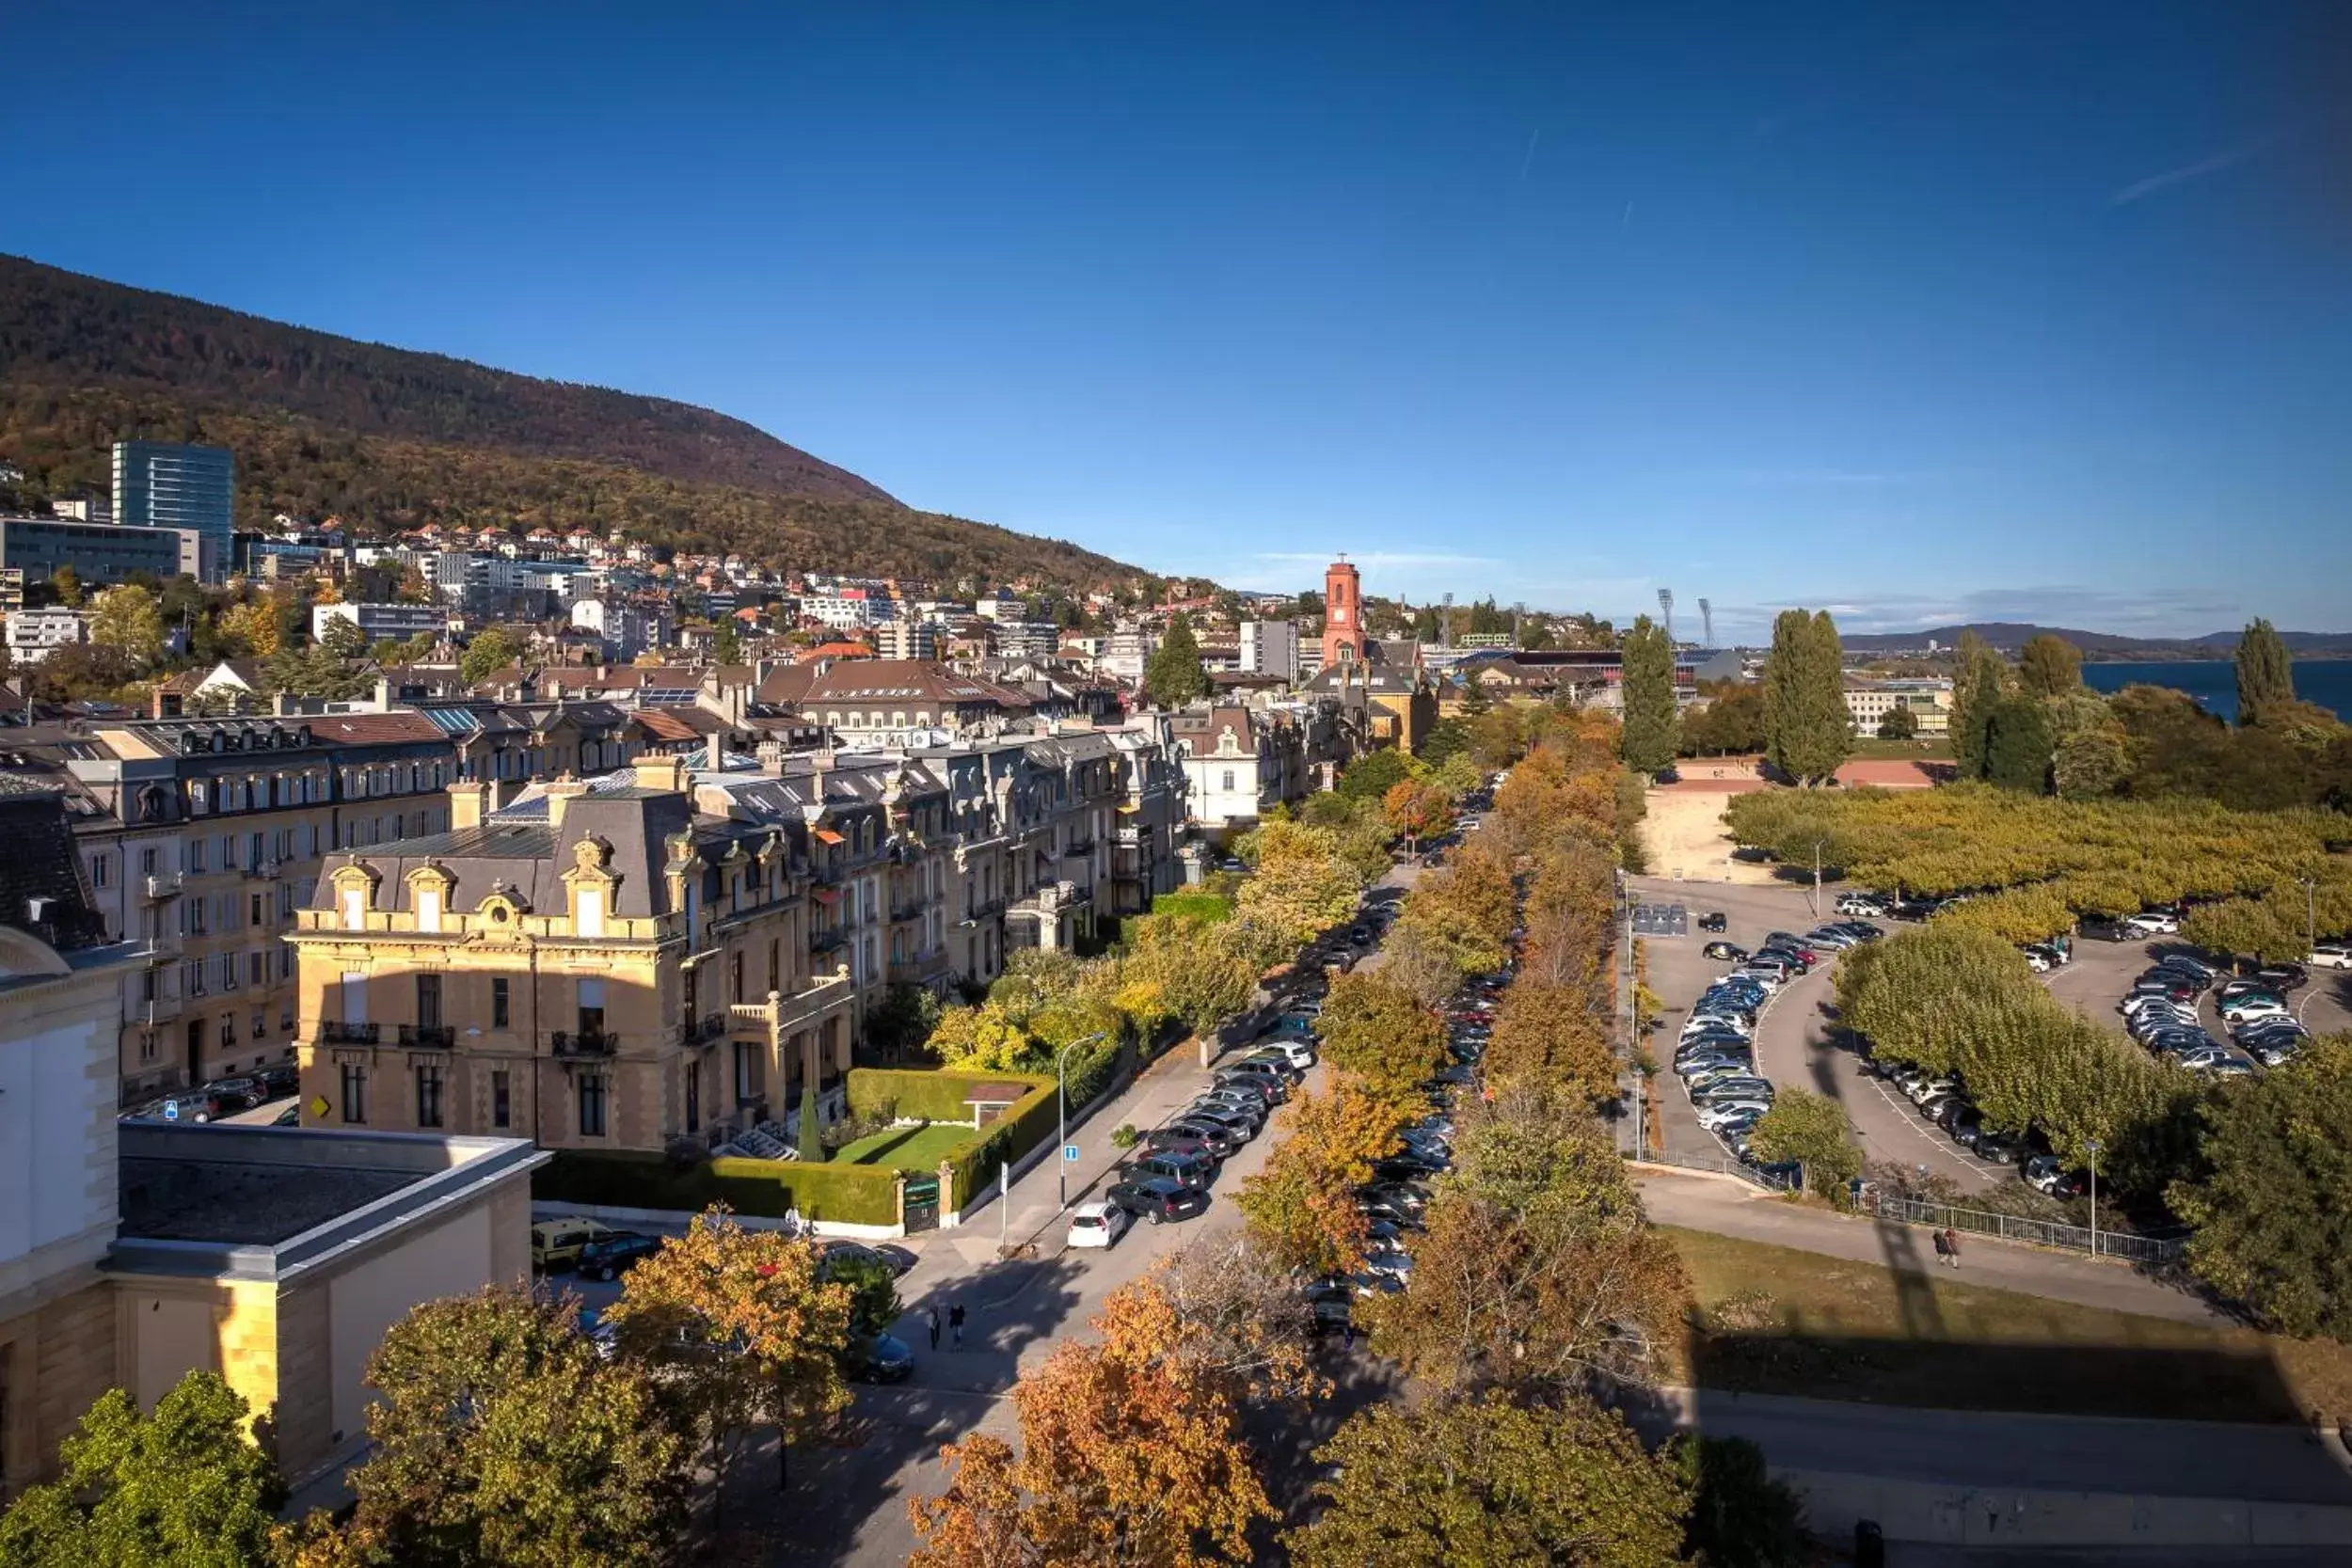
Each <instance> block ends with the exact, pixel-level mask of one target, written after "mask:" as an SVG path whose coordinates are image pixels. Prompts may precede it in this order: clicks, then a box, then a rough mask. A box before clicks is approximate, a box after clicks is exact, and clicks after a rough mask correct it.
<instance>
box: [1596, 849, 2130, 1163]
mask: <svg viewBox="0 0 2352 1568" xmlns="http://www.w3.org/2000/svg"><path fill="white" fill-rule="evenodd" d="M1628 885H1629V889H1630V890H1631V893H1632V896H1633V897H1635V898H1636V899H1638V900H1640V901H1642V902H1644V903H1648V904H1673V903H1679V904H1681V905H1683V906H1684V907H1685V909H1686V910H1687V911H1688V916H1689V919H1688V927H1687V928H1688V930H1689V932H1690V934H1689V935H1688V936H1682V937H1659V936H1646V937H1645V938H1644V939H1643V940H1644V942H1645V951H1646V952H1647V954H1648V957H1649V986H1650V989H1651V990H1654V991H1656V992H1657V993H1658V995H1659V997H1660V999H1661V1002H1663V1004H1664V1005H1665V1011H1664V1012H1663V1014H1662V1015H1661V1021H1660V1022H1659V1024H1658V1027H1657V1029H1656V1031H1655V1032H1654V1033H1653V1035H1652V1037H1651V1039H1650V1042H1649V1050H1650V1053H1651V1055H1653V1056H1654V1057H1656V1058H1657V1059H1658V1061H1659V1065H1660V1069H1661V1070H1660V1072H1659V1074H1658V1096H1657V1099H1658V1110H1659V1124H1660V1125H1659V1131H1660V1134H1661V1139H1662V1141H1663V1147H1664V1148H1665V1150H1666V1152H1667V1153H1669V1154H1671V1155H1675V1156H1677V1157H1680V1158H1685V1159H1697V1160H1716V1159H1721V1158H1724V1146H1723V1145H1722V1144H1721V1143H1720V1142H1718V1141H1717V1140H1716V1138H1715V1136H1714V1135H1713V1134H1712V1133H1710V1132H1708V1131H1707V1130H1706V1129H1704V1128H1702V1127H1701V1126H1700V1125H1699V1123H1698V1117H1697V1115H1696V1114H1695V1113H1694V1112H1693V1111H1692V1108H1691V1103H1690V1101H1688V1100H1686V1099H1685V1098H1684V1097H1683V1094H1682V1092H1681V1085H1680V1084H1679V1083H1678V1082H1677V1081H1675V1079H1674V1074H1673V1073H1672V1071H1671V1070H1668V1067H1669V1064H1670V1063H1671V1060H1672V1058H1673V1055H1674V1047H1675V1040H1676V1037H1677V1036H1678V1035H1680V1033H1681V1032H1682V1024H1683V1021H1684V1019H1685V1018H1686V1017H1687V1016H1688V1015H1689V1010H1690V1006H1691V1003H1692V1000H1694V999H1695V998H1696V997H1697V996H1698V994H1699V993H1700V992H1701V991H1702V990H1706V988H1707V986H1708V984H1709V983H1710V982H1711V981H1713V980H1714V979H1715V978H1716V977H1717V976H1719V975H1721V974H1724V972H1725V971H1726V970H1728V969H1730V968H1732V967H1733V966H1732V965H1730V964H1728V963H1724V962H1723V961H1721V960H1718V959H1715V958H1707V957H1705V955H1704V953H1703V952H1702V949H1703V948H1705V946H1706V945H1707V943H1708V942H1716V941H1724V942H1733V943H1735V944H1737V945H1738V946H1740V947H1743V948H1750V949H1752V948H1754V947H1755V946H1756V944H1757V943H1758V942H1762V941H1763V940H1764V938H1765V937H1766V935H1767V934H1769V933H1771V932H1772V931H1793V932H1796V933H1798V934H1800V935H1802V934H1803V933H1804V932H1805V931H1806V930H1808V929H1810V928H1811V927H1814V926H1816V925H1819V924H1820V921H1821V920H1835V919H1836V918H1838V916H1837V914H1836V898H1837V895H1838V894H1839V893H1840V892H1841V891H1842V890H1841V889H1839V888H1837V887H1836V886H1835V885H1832V886H1826V887H1824V888H1823V889H1822V890H1821V914H1820V919H1818V920H1817V919H1816V918H1815V916H1814V913H1813V890H1812V889H1811V888H1810V887H1809V886H1807V887H1795V886H1780V887H1751V886H1743V885H1737V884H1730V883H1723V882H1675V881H1667V880H1661V879H1656V878H1647V877H1636V878H1630V879H1628ZM1710 912H1720V913H1721V914H1723V915H1724V926H1725V929H1724V930H1723V931H1722V932H1710V931H1702V930H1700V929H1699V928H1698V923H1699V920H1700V918H1701V917H1702V916H1703V915H1706V914H1708V913H1710ZM1877 924H1879V925H1881V926H1883V927H1886V928H1887V929H1888V930H1889V931H1893V930H1897V929H1899V928H1900V927H1899V923H1898V922H1895V921H1891V920H1881V921H1879V922H1877ZM1831 968H1832V964H1831V962H1828V961H1825V962H1823V963H1822V964H1821V965H1820V967H1819V968H1817V969H1815V970H1814V971H1813V973H1812V974H1807V975H1804V976H1803V977H1801V978H1798V979H1794V980H1791V981H1790V982H1788V984H1787V985H1785V986H1783V987H1782V988H1781V989H1780V990H1779V992H1778V993H1777V994H1775V995H1774V996H1773V997H1772V999H1771V1001H1770V1002H1768V1003H1767V1004H1766V1005H1765V1006H1764V1009H1763V1011H1762V1013H1761V1014H1760V1015H1759V1016H1758V1018H1757V1020H1756V1070H1757V1071H1758V1072H1759V1073H1760V1074H1761V1075H1762V1076H1764V1077H1766V1078H1769V1079H1771V1080H1772V1084H1773V1086H1774V1087H1776V1088H1788V1087H1791V1086H1793V1087H1797V1088H1804V1089H1811V1090H1813V1091H1814V1092H1815V1093H1817V1094H1824V1095H1827V1096H1829V1097H1830V1098H1831V1099H1833V1100H1836V1101H1838V1103H1839V1104H1841V1105H1843V1106H1844V1107H1845V1110H1846V1116H1847V1117H1848V1119H1849V1120H1851V1122H1852V1123H1853V1128H1854V1133H1855V1137H1856V1141H1857V1142H1859V1143H1860V1145H1861V1146H1862V1149H1863V1155H1864V1158H1866V1159H1867V1160H1869V1161H1871V1162H1872V1163H1882V1162H1883V1163H1887V1164H1900V1165H1905V1166H1909V1167H1912V1168H1917V1167H1918V1166H1921V1165H1925V1166H1926V1167H1927V1168H1928V1170H1929V1173H1930V1174H1931V1175H1936V1176H1942V1177H1946V1178H1947V1179H1949V1180H1952V1181H1954V1182H1956V1183H1958V1184H1959V1185H1960V1186H1961V1187H1963V1189H1966V1188H1978V1187H1989V1186H1992V1185H1993V1184H1994V1183H1995V1182H1999V1181H2003V1180H2013V1179H2014V1177H2015V1174H2016V1173H2015V1170H2014V1168H2013V1167H2008V1166H2000V1165H1990V1164H1985V1163H1984V1162H1982V1161H1980V1160H1979V1159H1977V1158H1976V1157H1975V1156H1974V1155H1972V1154H1970V1153H1969V1152H1968V1151H1967V1150H1966V1149H1964V1148H1960V1147H1959V1146H1958V1145H1956V1144H1954V1143H1953V1142H1952V1141H1951V1139H1949V1138H1948V1137H1947V1136H1945V1134H1944V1133H1943V1132H1941V1131H1940V1130H1938V1129H1937V1128H1935V1127H1934V1126H1932V1125H1931V1124H1930V1123H1929V1122H1928V1121H1927V1120H1926V1119H1925V1118H1923V1117H1921V1116H1920V1115H1919V1113H1918V1111H1917V1110H1916V1108H1915V1107H1914V1106H1913V1105H1912V1104H1911V1102H1910V1101H1908V1100H1906V1099H1905V1098H1904V1097H1903V1095H1902V1092H1901V1091H1900V1090H1899V1089H1897V1088H1896V1087H1895V1086H1894V1085H1892V1084H1889V1083H1887V1082H1885V1081H1884V1080H1883V1079H1881V1078H1879V1077H1878V1076H1877V1075H1876V1074H1874V1073H1871V1072H1869V1071H1867V1069H1865V1067H1864V1064H1863V1062H1862V1060H1861V1058H1859V1057H1858V1056H1856V1055H1855V1054H1854V1053H1852V1052H1851V1051H1849V1050H1847V1049H1845V1048H1844V1047H1843V1046H1841V1045H1839V1044H1836V1043H1834V1042H1833V1040H1832V1037H1831V1022H1832V1021H1831V1019H1830V1017H1829V1016H1828V1012H1827V1009H1828V1008H1830V1007H1832V1006H1835V1002H1836V990H1835V988H1834V986H1833V984H1832V982H1831V980H1830V971H1831ZM2124 983H2125V984H2126V985H2128V984H2129V980H2128V977H2127V978H2126V980H2125V982H2124ZM2109 1005H2110V1006H2112V1001H2111V1000H2110V1004H2109ZM2110 1016H2112V1015H2111V1014H2110Z"/></svg>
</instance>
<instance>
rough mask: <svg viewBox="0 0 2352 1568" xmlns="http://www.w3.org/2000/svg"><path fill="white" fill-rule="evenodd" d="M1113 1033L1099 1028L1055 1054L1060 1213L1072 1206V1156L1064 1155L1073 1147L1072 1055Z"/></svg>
mask: <svg viewBox="0 0 2352 1568" xmlns="http://www.w3.org/2000/svg"><path fill="white" fill-rule="evenodd" d="M1109 1033H1110V1031H1109V1030H1107V1029H1098V1030H1096V1031H1095V1032H1094V1033H1093V1034H1091V1035H1089V1036H1087V1037H1085V1038H1083V1039H1074V1040H1072V1041H1071V1042H1070V1043H1069V1044H1068V1045H1065V1046H1063V1047H1062V1048H1061V1049H1060V1050H1059V1051H1057V1052H1056V1053H1054V1130H1055V1142H1056V1143H1057V1145H1058V1146H1059V1147H1058V1148H1056V1149H1055V1150H1054V1169H1055V1174H1056V1175H1057V1176H1058V1177H1060V1178H1061V1200H1060V1202H1059V1204H1058V1205H1057V1207H1056V1208H1055V1211H1054V1212H1056V1213H1060V1212H1063V1211H1064V1210H1066V1209H1068V1208H1069V1207H1070V1156H1069V1155H1068V1154H1067V1153H1066V1152H1064V1150H1066V1149H1068V1148H1070V1074H1069V1070H1068V1069H1069V1066H1070V1053H1072V1052H1073V1051H1075V1050H1077V1049H1078V1047H1080V1046H1082V1045H1092V1044H1093V1043H1094V1042H1095V1041H1096V1040H1099V1039H1101V1038H1103V1037H1104V1036H1105V1035H1107V1034H1109Z"/></svg>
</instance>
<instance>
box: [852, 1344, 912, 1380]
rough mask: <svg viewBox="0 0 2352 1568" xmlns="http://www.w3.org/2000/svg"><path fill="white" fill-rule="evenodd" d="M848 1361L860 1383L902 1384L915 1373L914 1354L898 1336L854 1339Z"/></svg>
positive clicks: (853, 1375) (853, 1374) (854, 1376)
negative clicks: (909, 1375)
mask: <svg viewBox="0 0 2352 1568" xmlns="http://www.w3.org/2000/svg"><path fill="white" fill-rule="evenodd" d="M845 1359H846V1360H847V1362H848V1364H849V1372H850V1376H851V1377H853V1378H855V1379H856V1380H857V1381H858V1382H860V1383H901V1382H904V1381H905V1380H906V1377H907V1375H908V1374H909V1373H911V1372H913V1371H914V1351H913V1350H911V1349H909V1348H908V1346H907V1342H906V1341H905V1340H903V1339H901V1338H898V1336H897V1335H895V1334H875V1335H870V1336H861V1337H859V1338H856V1339H853V1340H851V1341H850V1350H849V1354H848V1355H847V1356H846V1357H845Z"/></svg>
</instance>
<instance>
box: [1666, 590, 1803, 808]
mask: <svg viewBox="0 0 2352 1568" xmlns="http://www.w3.org/2000/svg"><path fill="white" fill-rule="evenodd" d="M1840 701H1841V702H1842V701H1843V699H1842V698H1840ZM1681 744H1682V734H1681V727H1680V724H1679V723H1678V721H1677V716H1676V710H1675V656H1674V645H1673V644H1672V643H1670V642H1669V641H1667V640H1666V630H1665V628H1664V627H1663V626H1658V625H1656V624H1654V623H1653V622H1652V621H1651V620H1650V618H1649V617H1648V616H1646V615H1641V616H1636V617H1635V618H1634V621H1633V626H1632V627H1631V629H1629V631H1627V633H1626V634H1625V736H1624V745H1625V765H1626V766H1627V767H1628V768H1632V769H1633V770H1634V771H1635V772H1637V773H1655V772H1657V771H1658V770H1659V769H1661V768H1665V767H1666V766H1667V765H1669V764H1670V763H1672V762H1673V761H1674V759H1675V756H1676V754H1677V752H1678V751H1679V750H1680V749H1681Z"/></svg>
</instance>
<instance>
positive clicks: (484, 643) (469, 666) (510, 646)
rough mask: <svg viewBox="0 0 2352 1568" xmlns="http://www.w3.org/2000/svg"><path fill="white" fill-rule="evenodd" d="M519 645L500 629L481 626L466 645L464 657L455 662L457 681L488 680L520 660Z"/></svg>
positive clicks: (500, 627)
mask: <svg viewBox="0 0 2352 1568" xmlns="http://www.w3.org/2000/svg"><path fill="white" fill-rule="evenodd" d="M522 652H523V649H522V643H521V642H520V641H517V640H516V636H515V634H514V633H513V632H510V631H508V630H507V629H506V628H505V627H504V626H485V627H483V628H482V630H480V631H478V632H476V633H475V634H474V639H473V641H470V642H469V643H467V644H466V656H465V657H463V658H462V659H460V660H459V661H458V664H457V674H458V678H459V679H461V680H463V681H465V682H466V683H467V684H468V685H473V684H476V683H479V682H482V681H485V680H488V679H489V678H490V677H491V676H492V675H493V674H496V673H498V672H499V671H501V670H503V669H505V668H506V667H507V666H508V665H510V664H514V663H516V662H517V661H519V660H520V659H521V657H522Z"/></svg>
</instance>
